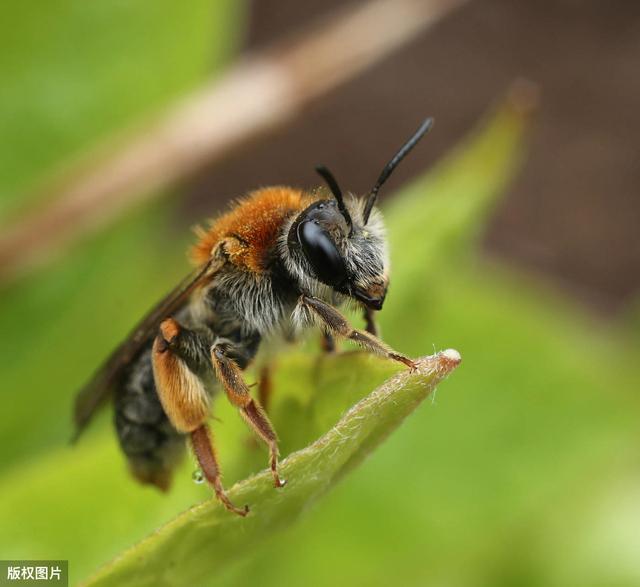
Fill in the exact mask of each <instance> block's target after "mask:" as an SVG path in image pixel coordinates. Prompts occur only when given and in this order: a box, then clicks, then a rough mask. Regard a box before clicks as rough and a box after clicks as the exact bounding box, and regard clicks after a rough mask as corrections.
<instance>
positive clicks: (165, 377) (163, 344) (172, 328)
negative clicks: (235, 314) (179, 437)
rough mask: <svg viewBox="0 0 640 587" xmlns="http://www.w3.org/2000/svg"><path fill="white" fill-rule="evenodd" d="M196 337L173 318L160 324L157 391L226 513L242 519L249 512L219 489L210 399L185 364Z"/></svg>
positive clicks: (156, 345) (155, 361) (156, 353)
mask: <svg viewBox="0 0 640 587" xmlns="http://www.w3.org/2000/svg"><path fill="white" fill-rule="evenodd" d="M196 336H197V335H196V334H195V333H194V332H192V331H189V330H187V329H185V328H183V327H182V326H181V325H180V324H179V323H178V322H177V321H176V320H174V319H172V318H168V319H167V320H164V321H163V322H162V324H161V325H160V333H159V334H158V336H157V337H156V339H155V341H154V343H153V352H152V357H153V358H152V363H153V375H154V380H155V384H156V390H157V392H158V397H159V398H160V403H161V404H162V407H163V409H164V411H165V413H166V414H167V416H168V418H169V420H170V422H171V424H172V425H173V427H174V428H175V429H176V430H178V431H179V432H182V433H184V434H189V435H190V438H191V446H192V448H193V452H194V454H195V456H196V458H197V459H198V463H199V465H200V467H201V468H202V472H203V474H204V476H205V478H206V479H207V481H208V482H209V483H210V484H211V486H212V487H213V489H214V491H215V493H216V496H217V497H218V499H219V500H220V501H221V502H222V503H223V505H224V506H225V507H226V508H227V509H228V510H230V511H232V512H234V513H236V514H239V515H241V516H245V515H246V514H247V512H248V511H249V510H248V508H247V507H246V506H245V508H244V509H240V508H237V507H235V506H234V505H233V504H232V503H231V501H230V500H229V498H228V497H227V495H226V493H225V492H224V489H223V487H222V481H221V479H220V468H219V467H218V462H217V460H216V456H215V451H214V449H213V445H212V443H211V438H210V434H209V429H208V427H207V424H206V422H207V419H208V418H209V396H208V394H207V392H206V390H205V388H204V384H203V383H202V380H201V379H200V377H198V375H196V374H195V373H194V372H193V371H192V370H191V369H190V368H189V367H188V366H187V363H186V362H185V360H184V357H185V356H186V355H185V354H184V351H185V350H186V348H187V347H189V346H190V347H193V340H194V337H196Z"/></svg>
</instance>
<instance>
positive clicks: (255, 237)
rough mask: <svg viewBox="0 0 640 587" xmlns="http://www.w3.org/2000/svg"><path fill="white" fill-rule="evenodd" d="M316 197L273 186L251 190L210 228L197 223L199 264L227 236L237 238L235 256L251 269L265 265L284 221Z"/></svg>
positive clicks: (195, 253)
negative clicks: (268, 252) (199, 225)
mask: <svg viewBox="0 0 640 587" xmlns="http://www.w3.org/2000/svg"><path fill="white" fill-rule="evenodd" d="M315 199H316V197H314V196H312V195H310V194H309V193H307V192H304V191H303V190H299V189H295V188H288V187H270V188H263V189H260V190H256V191H254V192H251V193H250V194H249V195H248V196H247V197H246V198H243V199H241V200H240V201H239V202H238V204H236V205H235V206H234V207H233V209H231V210H230V211H229V212H227V213H226V214H223V215H222V216H220V217H219V218H217V219H216V220H214V221H212V222H211V224H210V225H209V228H208V229H204V228H201V227H198V228H197V229H196V234H197V235H198V242H197V243H196V244H195V245H194V246H193V248H192V249H191V258H192V259H193V261H194V262H195V263H197V264H202V263H206V262H207V261H208V260H209V258H210V256H211V252H212V251H213V250H214V248H215V247H216V246H217V245H218V243H219V242H220V241H221V240H223V239H225V238H229V237H230V238H235V239H236V240H237V241H238V247H237V249H236V250H234V251H233V254H232V260H233V262H234V263H235V264H236V265H242V266H245V267H247V268H248V269H250V270H252V271H257V272H260V271H264V270H265V269H266V265H265V263H266V253H267V251H269V250H270V249H271V248H272V247H273V246H274V245H275V243H276V240H277V238H278V235H279V232H280V230H281V228H282V224H283V222H284V221H285V220H286V219H287V218H289V217H290V216H291V215H293V214H296V213H298V212H300V211H302V210H303V209H304V208H306V207H307V206H309V205H310V204H311V203H312V202H313V201H314V200H315Z"/></svg>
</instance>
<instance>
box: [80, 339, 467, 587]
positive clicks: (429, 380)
mask: <svg viewBox="0 0 640 587" xmlns="http://www.w3.org/2000/svg"><path fill="white" fill-rule="evenodd" d="M458 362H459V357H458V355H457V353H456V352H455V351H447V352H446V353H440V354H438V355H434V356H432V357H425V358H423V359H420V361H419V362H418V367H417V370H416V371H414V372H410V371H408V370H406V371H404V372H402V373H400V374H398V375H396V376H395V377H393V378H392V379H390V380H388V381H387V382H386V383H385V384H383V385H382V386H381V387H379V388H378V389H376V390H375V391H373V392H372V393H371V394H370V395H368V396H367V397H366V398H365V399H363V400H361V401H360V402H358V403H357V404H356V405H355V406H353V407H352V408H351V409H350V410H349V411H348V412H347V413H346V414H345V415H344V416H343V417H342V419H341V420H340V421H339V422H338V423H337V424H336V425H335V427H333V428H332V429H331V430H330V431H329V432H328V433H327V434H325V435H324V436H323V437H321V438H319V439H318V440H317V441H316V442H314V443H313V444H312V445H310V446H309V447H307V448H305V449H303V450H301V451H299V452H296V453H293V454H292V455H290V456H289V457H288V458H287V459H286V460H284V461H283V462H282V465H281V471H282V474H283V475H284V477H285V478H286V479H287V480H288V484H287V486H286V487H285V488H284V489H282V490H275V489H274V488H273V484H272V479H271V474H270V473H269V472H267V471H265V472H263V473H261V474H259V475H256V476H255V477H251V478H250V479H247V480H246V481H243V482H242V483H239V484H238V485H236V486H234V487H233V488H232V489H231V490H230V491H229V497H230V498H231V500H232V501H233V502H235V503H236V504H244V503H248V504H250V507H251V513H250V514H249V516H248V517H247V518H244V519H243V518H239V517H238V516H235V515H233V514H230V513H229V512H227V511H226V510H225V509H224V508H223V507H222V506H221V505H220V504H219V503H218V502H217V501H216V500H214V499H212V500H209V501H208V502H205V503H203V504H201V505H199V506H196V507H194V508H192V509H191V510H189V511H187V512H185V513H184V514H181V515H180V516H178V517H177V518H176V519H174V520H173V521H171V522H170V523H169V524H167V525H166V526H164V527H163V528H160V529H159V530H157V531H156V532H154V533H153V534H152V535H151V536H149V538H147V539H146V540H145V541H143V542H142V543H141V544H139V545H138V546H136V547H134V548H132V549H131V550H129V551H127V552H126V553H124V554H123V555H122V556H120V557H119V558H118V559H116V560H115V561H114V562H113V563H111V564H110V565H108V566H107V567H105V568H104V569H103V570H102V571H101V572H100V573H99V574H98V575H97V576H96V577H95V578H94V579H92V580H90V581H89V582H88V585H104V586H108V585H118V586H119V587H124V586H126V585H132V586H137V587H142V586H144V585H189V584H193V583H194V582H196V583H197V582H198V581H200V580H202V579H203V578H206V577H208V576H211V575H213V574H216V573H218V572H220V570H221V569H223V568H224V567H225V565H227V564H229V562H231V561H232V560H234V559H235V558H237V557H238V556H241V555H242V554H243V553H244V552H246V551H248V550H251V549H252V548H253V547H254V545H255V544H256V543H257V542H258V541H261V540H264V539H265V538H266V537H268V536H271V535H272V534H273V532H274V531H276V530H278V529H279V528H281V527H283V526H285V525H287V524H289V523H291V522H292V521H293V520H294V519H295V518H296V517H297V516H299V515H300V513H301V512H302V511H303V510H304V509H306V508H307V507H308V506H309V505H310V504H311V503H312V502H313V501H315V500H316V499H317V498H318V497H319V496H320V495H322V494H323V493H325V492H326V491H327V490H328V489H330V488H331V487H332V486H333V485H335V483H336V481H337V480H339V479H340V478H341V477H342V476H343V475H344V474H345V473H347V472H348V471H349V470H351V469H352V468H353V467H355V466H356V465H357V464H358V463H359V462H360V461H362V459H363V458H364V457H365V456H366V455H367V454H368V453H369V452H370V451H371V450H372V449H373V448H375V446H376V445H377V444H378V443H380V442H381V441H382V440H384V438H385V437H386V436H388V435H389V434H390V433H391V432H392V431H393V430H394V429H395V428H396V427H397V426H398V425H399V424H400V423H401V422H402V420H404V418H405V417H406V416H407V415H409V414H410V413H411V412H412V411H413V410H414V409H415V408H416V407H417V406H418V405H419V404H420V402H421V401H422V400H423V399H424V398H425V397H426V396H427V395H428V394H429V393H430V392H431V391H433V389H434V388H435V386H436V385H437V384H438V383H439V382H440V381H441V380H442V379H443V378H444V377H446V376H447V375H448V374H449V373H450V372H451V370H453V369H454V368H455V367H456V366H457V364H458ZM351 369H352V366H351V365H350V360H349V358H348V357H346V358H344V360H343V361H342V365H341V369H340V372H341V373H342V374H346V373H348V371H349V370H351ZM345 380H346V381H348V380H349V378H348V377H342V378H340V381H341V382H342V383H343V385H344V381H345ZM335 391H336V393H340V392H341V391H342V390H341V389H336V390H335Z"/></svg>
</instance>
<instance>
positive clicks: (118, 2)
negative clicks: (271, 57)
mask: <svg viewBox="0 0 640 587" xmlns="http://www.w3.org/2000/svg"><path fill="white" fill-rule="evenodd" d="M242 9H243V3H242V2H232V1H230V0H214V1H213V2H212V1H211V0H195V1H191V2H181V3H176V2H171V1H170V0H131V1H123V0H108V1H103V2H85V1H83V0H52V1H50V2H39V3H32V2H9V3H4V5H3V14H2V16H3V18H2V19H1V20H0V71H1V72H2V92H0V128H2V133H1V134H0V160H1V161H2V165H1V166H0V217H4V216H5V215H6V214H7V212H8V211H9V210H11V209H12V210H15V209H16V208H17V207H18V205H24V204H25V199H24V191H25V190H26V189H33V188H34V187H35V186H36V185H37V184H38V183H39V182H41V181H42V180H43V179H44V178H45V177H47V176H48V175H49V174H50V173H51V171H52V169H54V168H56V167H59V166H60V165H61V164H62V163H69V160H70V158H72V157H77V156H78V155H79V154H80V153H82V152H84V151H85V150H86V149H87V147H91V146H93V145H94V143H96V142H98V141H99V140H100V139H102V138H104V137H105V136H107V135H110V134H111V133H112V131H113V130H114V129H122V128H126V127H128V126H130V125H131V124H139V123H140V122H141V121H142V122H144V121H146V120H148V118H149V117H150V116H151V115H152V114H154V113H156V112H158V111H159V110H160V109H161V108H162V107H163V106H165V105H167V104H169V103H170V102H171V101H172V100H175V99H176V98H177V97H179V96H180V95H181V94H183V93H184V92H185V91H186V90H188V89H190V88H192V87H194V85H196V84H197V83H198V82H199V81H201V80H202V79H204V78H205V77H206V76H209V75H211V73H212V72H213V71H214V70H215V69H216V68H217V67H219V66H220V65H221V64H222V63H223V62H224V60H225V59H226V58H227V57H228V56H229V54H230V53H231V51H232V49H233V48H235V46H236V43H237V31H238V28H239V24H240V22H239V21H240V18H241V14H242ZM34 195H35V194H34ZM40 195H42V196H45V195H46V194H40ZM29 203H30V204H33V202H29Z"/></svg>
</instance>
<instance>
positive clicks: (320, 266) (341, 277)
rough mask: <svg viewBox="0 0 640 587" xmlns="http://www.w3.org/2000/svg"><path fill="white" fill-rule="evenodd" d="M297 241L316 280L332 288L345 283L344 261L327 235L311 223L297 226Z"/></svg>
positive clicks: (345, 269)
mask: <svg viewBox="0 0 640 587" xmlns="http://www.w3.org/2000/svg"><path fill="white" fill-rule="evenodd" d="M298 239H299V241H300V244H301V245H302V250H303V251H304V254H305V256H306V258H307V260H308V261H309V263H311V266H312V267H313V270H314V271H315V273H316V275H317V277H318V279H319V280H320V281H322V282H323V283H326V284H327V285H331V286H333V287H335V286H338V285H341V284H343V283H345V282H346V281H347V268H346V266H345V264H344V259H343V258H342V255H340V252H339V251H338V249H337V247H336V245H335V244H334V242H333V241H332V240H331V238H330V237H329V235H328V234H327V233H326V232H325V231H324V230H322V228H320V226H319V225H318V224H316V223H315V222H312V221H307V222H302V223H300V225H299V226H298Z"/></svg>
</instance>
